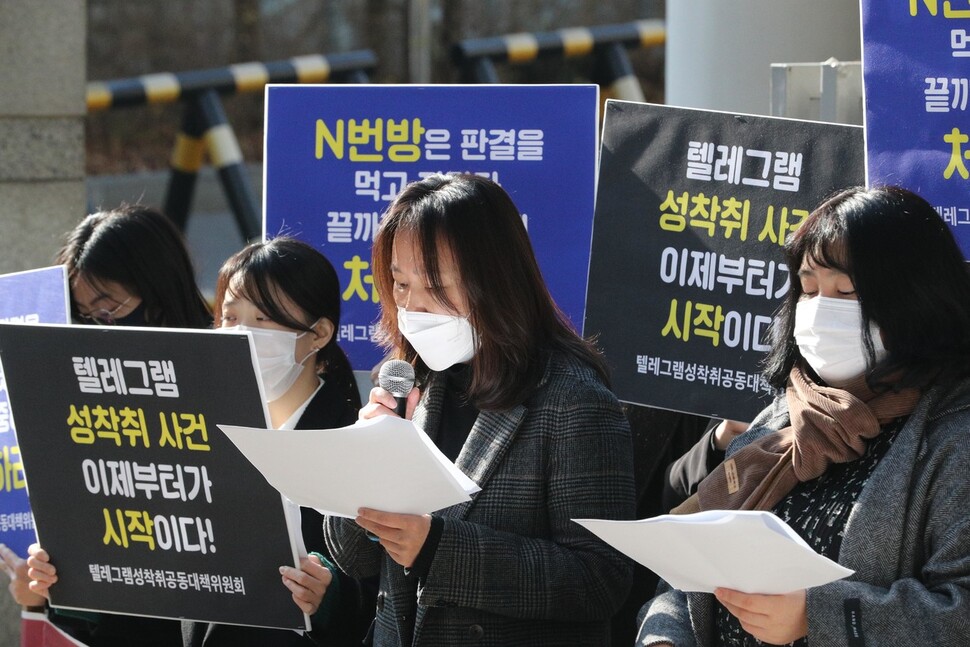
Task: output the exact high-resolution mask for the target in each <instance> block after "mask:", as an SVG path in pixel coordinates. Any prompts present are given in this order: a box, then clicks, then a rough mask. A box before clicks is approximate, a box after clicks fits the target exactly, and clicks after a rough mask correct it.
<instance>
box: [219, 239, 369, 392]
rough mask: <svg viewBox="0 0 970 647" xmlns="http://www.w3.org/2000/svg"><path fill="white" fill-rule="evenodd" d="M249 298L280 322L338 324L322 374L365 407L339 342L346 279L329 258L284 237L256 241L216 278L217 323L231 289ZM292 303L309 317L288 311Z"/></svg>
mask: <svg viewBox="0 0 970 647" xmlns="http://www.w3.org/2000/svg"><path fill="white" fill-rule="evenodd" d="M227 292H231V293H232V294H234V295H236V296H239V297H243V298H246V299H248V300H250V301H252V302H253V304H254V305H255V306H256V307H257V308H259V309H260V311H261V312H262V313H263V314H265V315H266V316H267V317H269V318H270V319H271V320H273V321H274V322H276V323H278V324H279V325H281V326H286V327H287V328H292V329H294V330H309V329H310V326H312V325H313V324H314V323H316V322H317V321H319V320H320V319H322V318H326V319H329V320H330V321H331V323H333V328H334V330H333V336H332V337H331V338H330V341H329V342H327V345H326V346H324V347H322V348H321V349H320V350H318V351H317V357H316V364H317V370H318V372H321V373H324V374H325V375H326V376H327V380H328V381H329V382H330V383H331V384H334V385H335V386H337V387H338V389H339V390H340V391H341V393H343V394H344V397H345V398H346V400H347V401H348V402H350V403H351V404H353V405H354V406H356V407H357V408H358V409H359V408H360V391H358V390H357V380H356V378H355V377H354V371H353V369H352V368H351V366H350V361H349V360H348V359H347V355H346V354H344V351H343V349H341V348H340V346H339V345H338V344H337V336H338V335H337V333H338V332H339V330H340V281H339V279H338V278H337V272H336V271H335V270H334V269H333V265H331V264H330V261H328V260H327V258H326V257H325V256H324V255H323V254H321V253H320V252H318V251H317V250H316V249H314V248H313V247H311V246H310V245H308V244H306V243H304V242H302V241H299V240H296V239H295V238H289V237H287V236H280V237H279V238H274V239H273V240H270V241H267V242H264V243H253V244H251V245H249V246H247V247H245V248H244V249H242V250H240V251H238V252H236V253H235V254H233V255H232V256H230V257H229V258H228V259H227V260H226V262H225V263H223V264H222V267H221V268H220V269H219V277H218V279H217V280H216V298H215V308H214V310H215V316H216V325H219V324H220V322H221V321H222V304H223V303H224V302H225V299H226V293H227ZM286 301H290V302H291V303H293V304H294V305H296V306H297V307H298V308H299V309H300V310H301V311H302V312H303V313H304V314H305V315H306V320H301V319H298V318H295V317H293V316H292V315H291V314H290V313H289V312H288V311H287V309H286V307H285V302H286Z"/></svg>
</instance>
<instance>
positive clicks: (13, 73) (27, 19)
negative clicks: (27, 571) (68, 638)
mask: <svg viewBox="0 0 970 647" xmlns="http://www.w3.org/2000/svg"><path fill="white" fill-rule="evenodd" d="M85 27H86V3H85V0H44V2H37V0H3V1H2V2H0V273H6V272H13V271H19V270H25V269H31V268H35V267H42V266H45V265H50V263H51V259H52V258H53V256H54V254H55V252H56V251H57V249H58V248H59V246H60V244H61V239H62V237H63V234H64V233H65V232H66V231H68V230H69V229H70V228H71V227H73V226H74V224H75V223H77V221H78V220H79V219H80V218H81V216H83V215H84V214H85V211H86V208H85V206H86V205H85V190H84V115H85V112H86V107H85V100H84V89H85V81H86V80H85ZM0 597H2V598H3V600H4V602H6V601H7V599H8V597H9V596H7V595H6V594H4V595H2V596H0ZM6 625H7V623H6V622H3V623H0V626H6ZM2 631H3V629H0V632H2ZM0 644H3V645H10V644H15V643H13V642H9V641H7V640H6V639H5V638H4V637H3V636H2V635H0Z"/></svg>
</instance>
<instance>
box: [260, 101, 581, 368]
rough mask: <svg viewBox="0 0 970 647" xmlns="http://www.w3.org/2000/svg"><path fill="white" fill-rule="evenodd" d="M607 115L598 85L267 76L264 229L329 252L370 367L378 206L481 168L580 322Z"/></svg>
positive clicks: (374, 357) (352, 352) (354, 355)
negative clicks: (277, 79)
mask: <svg viewBox="0 0 970 647" xmlns="http://www.w3.org/2000/svg"><path fill="white" fill-rule="evenodd" d="M597 112H598V88H597V86H593V85H569V86H553V85H549V86H500V85H491V86H485V85H476V86H414V85H411V86H304V85H299V86H269V87H268V88H267V91H266V145H265V160H264V169H265V171H264V172H265V180H264V187H265V190H264V213H265V224H264V233H265V235H266V236H267V237H269V238H272V237H274V236H276V235H280V234H289V235H293V236H296V237H297V238H300V239H302V240H305V241H306V242H309V243H311V244H312V245H314V246H315V247H316V248H317V249H319V250H320V251H321V252H323V254H324V255H326V256H327V257H328V258H329V259H330V261H331V262H332V263H333V265H334V267H335V268H336V269H337V272H338V274H339V275H340V283H341V287H342V289H343V312H342V313H341V326H340V329H339V331H338V340H339V342H340V344H341V346H342V347H343V348H344V350H345V351H346V352H347V354H348V356H349V357H350V359H351V362H352V363H353V365H354V368H356V369H369V368H370V367H372V366H373V365H374V364H376V363H377V362H378V361H379V360H380V358H381V356H382V353H381V352H380V350H379V349H378V348H377V347H376V345H375V344H374V343H373V342H374V335H375V327H374V322H375V321H376V319H377V316H378V302H379V299H378V295H377V292H376V290H375V288H374V285H373V277H372V276H371V274H370V261H371V244H372V242H373V237H374V233H375V231H376V229H377V227H378V225H379V222H380V216H381V214H382V213H383V211H384V210H385V209H386V207H387V205H388V203H389V202H390V200H392V199H393V198H394V196H395V195H396V194H397V192H398V191H400V189H401V188H402V187H403V186H404V185H405V184H407V183H408V182H411V181H414V180H419V179H421V178H422V177H424V176H426V175H428V174H431V173H448V172H470V173H476V174H480V175H484V176H487V177H489V178H491V179H493V180H495V181H497V182H498V183H499V184H501V185H502V186H503V188H505V190H506V191H508V193H509V195H511V196H512V199H513V200H514V201H515V203H516V206H518V208H519V211H521V212H522V213H523V217H524V218H525V221H526V226H527V228H528V230H529V235H530V237H531V240H532V244H533V247H534V249H535V252H536V257H537V258H538V260H539V265H540V267H541V269H542V272H543V275H544V278H545V280H546V283H547V284H548V286H549V289H550V291H551V293H552V295H553V298H554V299H555V300H556V302H557V303H558V304H559V306H560V307H561V308H562V309H563V311H564V312H565V313H566V314H567V315H568V316H569V318H570V319H571V320H572V322H573V323H574V325H575V326H576V327H577V328H581V326H582V324H583V314H584V309H585V294H586V274H587V269H588V266H589V245H590V235H591V228H592V218H593V200H594V190H595V169H596V129H597Z"/></svg>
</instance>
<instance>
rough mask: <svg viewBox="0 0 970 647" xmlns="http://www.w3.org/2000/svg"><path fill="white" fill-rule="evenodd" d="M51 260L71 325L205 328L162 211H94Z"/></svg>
mask: <svg viewBox="0 0 970 647" xmlns="http://www.w3.org/2000/svg"><path fill="white" fill-rule="evenodd" d="M56 262H57V263H60V264H62V265H65V266H66V267H67V273H68V280H69V281H70V284H71V310H72V314H73V316H74V319H75V320H76V321H78V322H79V323H91V324H101V325H118V326H160V327H166V328H207V327H209V325H210V324H211V323H212V316H211V314H210V313H209V307H208V306H207V305H206V302H205V299H203V297H202V294H201V293H200V292H199V288H198V287H197V286H196V284H195V274H194V272H193V270H192V262H191V260H190V259H189V253H188V251H187V250H186V248H185V243H184V242H183V240H182V235H181V234H180V233H179V231H178V229H176V228H175V226H174V225H173V224H172V223H171V221H170V220H169V219H168V218H166V217H165V216H164V215H163V214H162V213H160V212H158V211H156V210H154V209H151V208H149V207H145V206H140V205H122V206H120V207H118V208H117V209H112V210H110V211H101V212H99V213H94V214H91V215H90V216H88V217H87V218H85V219H84V220H82V221H81V222H80V223H79V224H78V225H77V226H76V227H75V228H74V229H73V230H72V231H71V232H70V234H68V237H67V243H66V244H65V245H64V247H63V248H62V249H61V251H60V252H59V253H58V255H57V258H56Z"/></svg>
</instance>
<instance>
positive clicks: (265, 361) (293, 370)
mask: <svg viewBox="0 0 970 647" xmlns="http://www.w3.org/2000/svg"><path fill="white" fill-rule="evenodd" d="M217 330H224V331H225V332H244V331H249V332H250V333H252V335H253V345H254V346H255V347H256V365H257V366H258V367H259V376H260V377H261V378H262V381H263V388H264V389H266V401H267V402H272V401H273V400H276V399H278V398H281V397H283V394H285V393H286V392H287V391H288V390H289V389H290V387H291V386H293V383H294V382H296V380H297V378H299V377H300V373H302V372H303V363H304V362H305V361H306V360H307V358H308V357H310V356H311V355H314V354H316V352H317V351H315V350H311V351H310V353H309V354H308V355H306V357H304V358H303V359H301V360H300V361H299V362H298V361H296V340H297V339H299V338H300V337H303V336H304V335H306V334H307V333H305V332H302V333H299V334H297V333H295V332H287V331H285V330H270V329H267V328H253V327H251V326H231V327H227V328H218V329H217Z"/></svg>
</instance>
